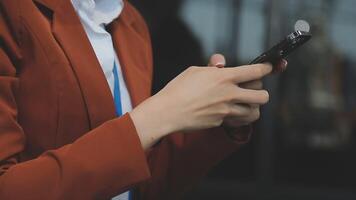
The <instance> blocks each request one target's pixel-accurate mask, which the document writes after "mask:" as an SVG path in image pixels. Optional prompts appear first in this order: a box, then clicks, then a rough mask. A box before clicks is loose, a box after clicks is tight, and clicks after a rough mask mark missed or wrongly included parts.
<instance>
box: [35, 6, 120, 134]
mask: <svg viewBox="0 0 356 200" xmlns="http://www.w3.org/2000/svg"><path fill="white" fill-rule="evenodd" d="M35 1H37V2H39V3H42V4H43V5H45V6H47V7H48V8H50V9H52V10H53V12H54V13H53V22H52V23H53V25H52V26H53V27H52V32H53V35H54V37H55V38H56V40H57V42H58V43H59V44H60V46H61V47H62V49H63V51H64V52H65V54H66V56H67V58H68V60H69V62H70V64H71V66H72V68H73V71H74V73H75V74H76V77H77V80H78V83H79V86H80V88H81V92H82V94H83V97H84V99H83V100H84V102H85V104H86V107H87V112H88V116H89V121H90V128H92V129H93V128H95V127H97V126H99V125H101V124H102V123H104V122H105V121H107V120H110V119H113V118H115V115H116V114H115V105H114V101H113V98H112V95H111V92H110V89H109V86H108V84H107V81H106V78H105V75H104V73H103V71H102V69H101V67H100V64H99V61H98V60H97V58H96V55H95V52H94V50H93V49H92V46H91V44H90V41H89V39H88V38H87V35H86V33H85V31H84V29H83V27H82V24H81V22H80V19H79V17H78V16H77V14H76V11H75V10H74V8H73V6H72V3H71V2H70V0H35Z"/></svg>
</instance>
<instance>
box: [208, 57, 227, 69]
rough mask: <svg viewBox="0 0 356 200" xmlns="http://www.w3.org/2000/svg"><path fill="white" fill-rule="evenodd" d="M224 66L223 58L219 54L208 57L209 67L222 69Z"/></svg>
mask: <svg viewBox="0 0 356 200" xmlns="http://www.w3.org/2000/svg"><path fill="white" fill-rule="evenodd" d="M225 65H226V60H225V57H224V56H223V55H221V54H214V55H213V56H211V57H210V61H209V66H212V67H218V68H223V67H225Z"/></svg>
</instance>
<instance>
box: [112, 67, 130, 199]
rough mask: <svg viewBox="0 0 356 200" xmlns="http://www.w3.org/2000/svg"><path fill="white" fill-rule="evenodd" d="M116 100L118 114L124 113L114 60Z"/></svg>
mask: <svg viewBox="0 0 356 200" xmlns="http://www.w3.org/2000/svg"><path fill="white" fill-rule="evenodd" d="M113 74H114V102H115V109H116V115H117V116H121V115H122V114H123V113H122V104H121V94H120V81H119V74H118V72H117V66H116V62H114V69H113ZM129 200H133V197H132V191H129Z"/></svg>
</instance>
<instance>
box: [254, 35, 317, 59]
mask: <svg viewBox="0 0 356 200" xmlns="http://www.w3.org/2000/svg"><path fill="white" fill-rule="evenodd" d="M311 38H312V35H311V34H310V33H308V32H303V31H296V32H294V33H291V34H290V35H288V36H287V37H286V38H285V39H284V40H282V41H281V42H280V43H278V44H277V45H275V46H274V47H272V48H271V49H269V50H268V51H266V52H265V53H263V54H262V55H260V56H258V57H257V58H256V59H254V60H253V61H252V62H250V64H258V63H265V62H269V63H272V64H273V65H275V64H278V62H279V61H280V60H281V59H284V58H286V57H287V56H288V55H289V54H290V53H292V52H293V51H295V50H296V49H298V48H299V47H300V46H302V45H303V44H305V43H306V42H308V41H309V40H310V39H311Z"/></svg>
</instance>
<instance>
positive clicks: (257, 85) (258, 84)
mask: <svg viewBox="0 0 356 200" xmlns="http://www.w3.org/2000/svg"><path fill="white" fill-rule="evenodd" d="M239 86H240V87H241V88H244V89H250V90H261V89H262V88H263V82H262V81H261V80H257V81H250V82H247V83H240V84H239Z"/></svg>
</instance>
